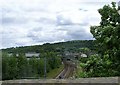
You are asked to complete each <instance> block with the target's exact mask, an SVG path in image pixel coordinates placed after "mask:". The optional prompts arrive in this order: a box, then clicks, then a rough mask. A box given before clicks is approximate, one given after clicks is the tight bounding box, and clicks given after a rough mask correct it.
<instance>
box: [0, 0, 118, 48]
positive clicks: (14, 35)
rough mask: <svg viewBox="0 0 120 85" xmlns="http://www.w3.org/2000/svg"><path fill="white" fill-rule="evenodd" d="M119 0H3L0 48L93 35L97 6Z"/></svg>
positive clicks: (0, 3)
mask: <svg viewBox="0 0 120 85" xmlns="http://www.w3.org/2000/svg"><path fill="white" fill-rule="evenodd" d="M111 1H116V2H118V0H0V8H1V9H0V16H1V17H0V21H2V22H1V25H0V39H1V42H2V43H1V45H0V48H8V47H16V46H28V45H38V44H43V43H47V42H49V43H54V42H63V41H70V40H90V39H93V36H92V34H91V33H90V26H91V25H99V22H100V15H99V14H98V12H97V10H98V9H99V8H101V7H103V6H104V5H105V4H110V3H111Z"/></svg>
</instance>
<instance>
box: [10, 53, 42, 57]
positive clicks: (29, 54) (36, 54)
mask: <svg viewBox="0 0 120 85" xmlns="http://www.w3.org/2000/svg"><path fill="white" fill-rule="evenodd" d="M15 55H16V57H19V54H18V53H17V54H15ZM8 56H13V53H8ZM25 57H26V58H32V57H35V58H40V53H36V52H28V53H25Z"/></svg>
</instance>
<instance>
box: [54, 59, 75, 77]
mask: <svg viewBox="0 0 120 85" xmlns="http://www.w3.org/2000/svg"><path fill="white" fill-rule="evenodd" d="M63 63H64V69H63V71H62V72H61V73H60V74H59V75H58V76H57V77H56V79H67V78H69V77H71V76H72V74H73V71H74V69H75V67H76V65H75V63H73V62H71V61H64V62H63Z"/></svg>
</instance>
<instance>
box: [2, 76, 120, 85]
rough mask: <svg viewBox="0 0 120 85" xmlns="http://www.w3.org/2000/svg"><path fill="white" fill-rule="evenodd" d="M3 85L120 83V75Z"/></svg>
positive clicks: (113, 84)
mask: <svg viewBox="0 0 120 85" xmlns="http://www.w3.org/2000/svg"><path fill="white" fill-rule="evenodd" d="M2 85H120V77H101V78H80V79H22V80H6V81H2Z"/></svg>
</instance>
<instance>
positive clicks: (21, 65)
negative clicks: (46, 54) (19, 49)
mask: <svg viewBox="0 0 120 85" xmlns="http://www.w3.org/2000/svg"><path fill="white" fill-rule="evenodd" d="M27 63H28V62H27V58H26V57H25V56H24V54H19V56H18V59H17V67H18V78H24V77H26V76H27V70H28V69H27V68H26V67H27Z"/></svg>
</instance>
